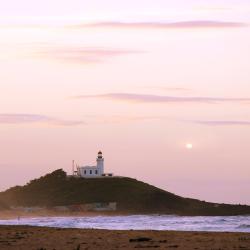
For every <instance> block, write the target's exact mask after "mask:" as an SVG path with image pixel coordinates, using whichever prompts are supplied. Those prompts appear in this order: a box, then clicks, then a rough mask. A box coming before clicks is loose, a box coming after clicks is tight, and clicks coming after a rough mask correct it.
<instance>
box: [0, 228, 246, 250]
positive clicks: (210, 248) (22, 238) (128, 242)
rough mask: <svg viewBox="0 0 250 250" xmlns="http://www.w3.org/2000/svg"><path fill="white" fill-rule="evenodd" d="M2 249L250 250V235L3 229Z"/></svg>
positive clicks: (0, 231) (0, 242)
mask: <svg viewBox="0 0 250 250" xmlns="http://www.w3.org/2000/svg"><path fill="white" fill-rule="evenodd" d="M0 249H1V250H5V249H6V250H7V249H18V250H66V249H67V250H80V249H82V250H83V249H86V250H87V249H94V250H99V249H106V250H109V249H180V250H191V249H192V250H193V249H197V250H198V249H199V250H230V249H231V250H237V249H239V250H250V234H249V233H207V232H174V231H132V230H130V231H111V230H85V229H61V228H44V227H29V226H0Z"/></svg>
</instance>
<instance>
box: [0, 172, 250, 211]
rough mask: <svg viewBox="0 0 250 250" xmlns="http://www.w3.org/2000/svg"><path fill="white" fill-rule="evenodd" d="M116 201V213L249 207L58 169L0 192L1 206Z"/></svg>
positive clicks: (120, 179)
mask: <svg viewBox="0 0 250 250" xmlns="http://www.w3.org/2000/svg"><path fill="white" fill-rule="evenodd" d="M94 202H117V212H118V213H119V212H122V213H130V214H132V213H137V214H138V213H143V214H145V213H162V214H180V215H242V214H250V206H242V205H227V204H215V203H208V202H203V201H199V200H195V199H188V198H183V197H180V196H177V195H175V194H172V193H169V192H167V191H164V190H161V189H159V188H157V187H154V186H151V185H149V184H146V183H143V182H141V181H137V180H135V179H132V178H127V177H123V178H118V177H113V178H94V179H85V178H74V177H67V175H66V173H65V172H64V171H63V170H61V169H59V170H56V171H54V172H52V173H51V174H47V175H45V176H43V177H41V178H39V179H35V180H32V181H30V182H29V183H28V184H26V185H25V186H22V187H21V186H16V187H13V188H10V189H8V190H7V191H5V192H1V193H0V206H1V204H4V206H5V207H6V206H23V207H30V206H46V207H53V206H62V205H63V206H64V205H77V204H84V203H94Z"/></svg>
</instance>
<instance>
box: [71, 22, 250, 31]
mask: <svg viewBox="0 0 250 250" xmlns="http://www.w3.org/2000/svg"><path fill="white" fill-rule="evenodd" d="M246 26H248V25H247V24H246V23H241V22H222V21H202V20H194V21H182V22H116V21H114V22H97V23H89V24H79V25H73V26H68V27H70V28H119V29H120V28H130V29H196V28H203V29H204V28H216V29H222V28H242V27H246Z"/></svg>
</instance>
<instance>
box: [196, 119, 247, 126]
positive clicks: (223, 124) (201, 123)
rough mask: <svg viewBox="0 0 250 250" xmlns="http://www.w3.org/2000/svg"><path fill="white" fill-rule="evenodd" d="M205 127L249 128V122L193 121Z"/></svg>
mask: <svg viewBox="0 0 250 250" xmlns="http://www.w3.org/2000/svg"><path fill="white" fill-rule="evenodd" d="M193 122H194V123H196V124H200V125H206V126H250V121H233V120H232V121H193Z"/></svg>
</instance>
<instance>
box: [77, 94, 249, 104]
mask: <svg viewBox="0 0 250 250" xmlns="http://www.w3.org/2000/svg"><path fill="white" fill-rule="evenodd" d="M74 98H75V99H86V98H102V99H108V100H115V101H127V102H138V103H222V102H250V98H224V97H177V96H162V95H145V94H134V93H108V94H103V95H82V96H76V97H74Z"/></svg>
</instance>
